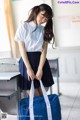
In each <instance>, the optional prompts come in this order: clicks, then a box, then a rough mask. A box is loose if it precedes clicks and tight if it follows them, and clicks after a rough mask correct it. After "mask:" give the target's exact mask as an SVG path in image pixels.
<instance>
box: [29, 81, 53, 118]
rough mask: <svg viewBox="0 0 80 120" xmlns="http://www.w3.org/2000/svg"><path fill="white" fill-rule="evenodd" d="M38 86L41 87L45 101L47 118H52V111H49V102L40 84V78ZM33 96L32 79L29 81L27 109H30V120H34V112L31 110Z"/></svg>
mask: <svg viewBox="0 0 80 120" xmlns="http://www.w3.org/2000/svg"><path fill="white" fill-rule="evenodd" d="M39 82H40V86H41V89H42V93H43V97H44V100H45V103H46V108H47V115H48V120H52V113H51V106H50V102H49V99H48V96H47V93H46V90H45V88H44V86H43V84H42V81H41V80H40V81H39ZM33 98H34V84H33V81H32V83H31V90H30V101H29V109H30V120H34V112H33Z"/></svg>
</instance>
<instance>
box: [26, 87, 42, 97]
mask: <svg viewBox="0 0 80 120" xmlns="http://www.w3.org/2000/svg"><path fill="white" fill-rule="evenodd" d="M29 95H30V90H26V96H27V97H28V96H29ZM41 95H42V90H41V88H40V87H39V88H38V89H35V92H34V96H41Z"/></svg>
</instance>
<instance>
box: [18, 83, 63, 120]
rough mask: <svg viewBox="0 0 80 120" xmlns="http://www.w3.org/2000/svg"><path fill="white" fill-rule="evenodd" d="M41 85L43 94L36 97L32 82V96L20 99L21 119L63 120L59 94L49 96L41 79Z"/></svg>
mask: <svg viewBox="0 0 80 120" xmlns="http://www.w3.org/2000/svg"><path fill="white" fill-rule="evenodd" d="M40 85H41V89H42V92H43V96H35V97H34V94H33V93H34V87H33V82H32V84H31V91H30V98H24V99H22V100H21V101H20V105H19V115H20V120H61V106H60V102H59V98H58V96H57V95H56V94H52V95H48V96H47V94H46V91H45V89H44V87H43V84H42V82H41V81H40ZM33 97H34V99H33Z"/></svg>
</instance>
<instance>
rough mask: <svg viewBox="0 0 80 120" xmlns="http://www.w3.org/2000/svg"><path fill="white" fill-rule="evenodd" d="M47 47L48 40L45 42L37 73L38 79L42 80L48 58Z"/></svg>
mask: <svg viewBox="0 0 80 120" xmlns="http://www.w3.org/2000/svg"><path fill="white" fill-rule="evenodd" d="M47 47H48V42H44V46H43V51H42V54H41V57H40V62H39V66H38V70H37V73H36V78H37V79H38V80H41V78H42V74H43V66H44V63H45V60H46V54H47Z"/></svg>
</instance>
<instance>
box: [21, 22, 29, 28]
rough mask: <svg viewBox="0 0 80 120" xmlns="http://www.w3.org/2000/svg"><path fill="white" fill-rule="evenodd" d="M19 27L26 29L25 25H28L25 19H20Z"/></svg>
mask: <svg viewBox="0 0 80 120" xmlns="http://www.w3.org/2000/svg"><path fill="white" fill-rule="evenodd" d="M19 27H21V28H24V29H27V27H28V22H26V21H20V23H19Z"/></svg>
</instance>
